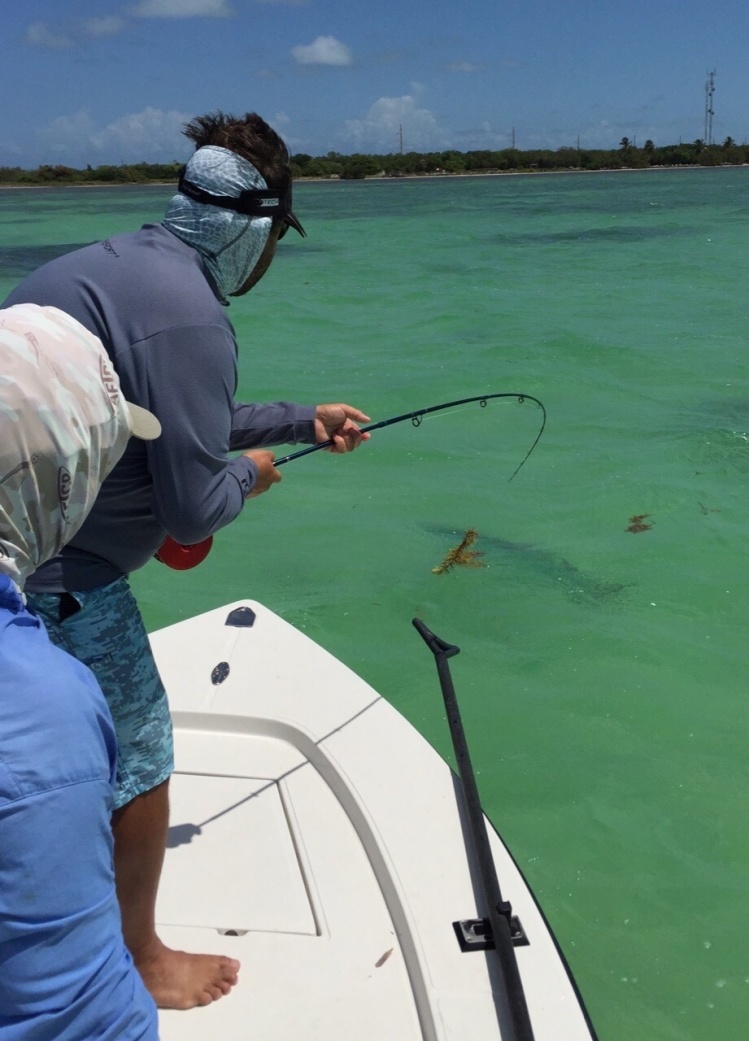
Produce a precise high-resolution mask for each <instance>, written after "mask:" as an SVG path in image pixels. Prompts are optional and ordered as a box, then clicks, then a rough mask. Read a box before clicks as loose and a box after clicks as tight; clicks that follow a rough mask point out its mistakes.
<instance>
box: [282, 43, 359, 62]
mask: <svg viewBox="0 0 749 1041" xmlns="http://www.w3.org/2000/svg"><path fill="white" fill-rule="evenodd" d="M291 54H292V56H293V58H294V61H295V62H296V63H297V64H298V65H352V64H353V61H354V58H353V55H352V54H351V51H350V50H349V48H348V47H347V46H346V44H345V43H341V41H340V40H336V38H335V36H318V37H317V39H316V40H314V41H313V42H312V43H310V44H306V45H303V44H300V45H299V46H298V47H292V49H291Z"/></svg>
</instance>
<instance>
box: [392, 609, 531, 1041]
mask: <svg viewBox="0 0 749 1041" xmlns="http://www.w3.org/2000/svg"><path fill="white" fill-rule="evenodd" d="M413 625H414V627H415V629H416V630H417V632H418V633H419V635H420V636H421V638H422V639H423V640H424V643H425V644H426V645H427V647H428V648H429V650H430V651H431V652H432V654H433V655H434V660H435V663H436V665H437V674H438V675H439V681H440V686H441V688H442V697H443V700H444V703H445V711H446V713H447V721H448V724H449V726H450V736H451V738H452V743H453V748H454V750H455V760H456V764H457V768H458V777H459V779H460V786H461V789H462V792H463V801H464V804H465V811H466V818H467V822H468V831H469V834H470V836H471V842H472V845H473V851H474V854H475V856H476V861H477V864H478V869H479V874H480V876H481V885H482V888H483V890H484V896H485V898H486V903H487V911H488V915H489V925H490V928H491V932H492V939H493V941H494V950H495V951H496V954H497V959H498V962H499V969H500V973H501V977H502V981H503V983H504V991H505V998H506V1002H507V1013H508V1018H509V1023H508V1025H509V1027H510V1029H511V1033H510V1034H509V1035H508V1037H509V1039H510V1041H533V1027H532V1026H531V1019H530V1014H529V1012H528V1005H527V1002H526V1000H525V991H524V990H523V982H522V980H521V978H520V970H519V969H518V963H517V958H516V957H515V946H514V943H513V937H512V908H511V907H510V904H509V903H508V902H507V901H506V900H503V898H502V891H501V889H500V887H499V879H498V878H497V869H496V867H495V864H494V858H493V856H492V851H491V846H490V844H489V836H488V835H487V833H486V822H485V818H484V811H483V810H482V809H481V800H480V797H479V792H478V787H477V785H476V777H475V774H474V772H473V766H472V764H471V756H470V753H469V751H468V742H467V741H466V736H465V731H464V729H463V721H462V719H461V716H460V708H459V706H458V699H457V697H456V695H455V687H454V686H453V681H452V676H451V674H450V666H449V665H448V658H452V657H454V656H455V655H456V654H458V653H459V652H460V648H459V647H456V646H455V645H454V644H450V643H446V642H445V641H444V640H441V639H440V638H439V637H438V636H435V635H434V633H433V632H431V631H430V630H429V629H428V628H427V627H426V626H425V625H424V623H423V622H422V621H421V620H420V619H419V618H414V619H413ZM503 1036H504V1035H503Z"/></svg>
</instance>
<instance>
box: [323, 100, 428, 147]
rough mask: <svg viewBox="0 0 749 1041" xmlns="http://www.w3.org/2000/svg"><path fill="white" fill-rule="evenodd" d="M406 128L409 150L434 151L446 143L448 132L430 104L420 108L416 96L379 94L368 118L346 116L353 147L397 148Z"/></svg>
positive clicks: (347, 137)
mask: <svg viewBox="0 0 749 1041" xmlns="http://www.w3.org/2000/svg"><path fill="white" fill-rule="evenodd" d="M401 128H403V148H404V150H405V151H407V152H419V151H433V150H435V149H439V148H442V147H443V146H444V133H443V131H442V129H441V128H440V126H439V124H438V123H437V120H436V119H435V118H434V116H433V115H432V113H431V112H430V111H429V109H427V108H419V107H418V105H417V102H416V100H415V98H414V97H413V96H412V95H410V94H404V95H403V96H402V97H400V98H379V100H378V101H375V103H374V105H372V107H371V108H370V110H369V112H367V114H366V116H365V117H364V119H348V120H346V123H345V126H344V130H343V132H342V135H341V136H342V138H345V140H346V141H348V142H349V143H350V145H351V146H352V147H351V151H367V152H395V151H397V149H398V147H399V142H400V132H401Z"/></svg>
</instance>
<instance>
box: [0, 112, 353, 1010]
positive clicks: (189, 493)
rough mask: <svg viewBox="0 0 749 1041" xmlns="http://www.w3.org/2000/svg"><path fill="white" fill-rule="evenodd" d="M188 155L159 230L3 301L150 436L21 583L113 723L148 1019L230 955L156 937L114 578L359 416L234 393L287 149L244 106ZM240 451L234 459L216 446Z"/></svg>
mask: <svg viewBox="0 0 749 1041" xmlns="http://www.w3.org/2000/svg"><path fill="white" fill-rule="evenodd" d="M185 133H186V135H187V137H188V138H189V139H190V140H192V141H193V142H194V143H195V145H196V151H195V153H194V155H193V156H192V158H191V159H190V160H189V162H188V163H187V166H186V168H185V170H184V172H183V175H182V177H181V179H180V184H179V193H178V194H177V195H176V196H175V197H174V198H173V199H172V201H171V202H170V204H169V207H168V209H167V213H166V216H165V218H164V220H163V221H162V222H161V223H160V224H146V225H144V226H143V227H142V228H141V230H140V231H137V232H134V233H131V234H126V235H119V236H117V237H113V238H111V239H107V240H105V241H103V242H99V243H96V244H94V245H91V246H87V247H85V248H83V249H80V250H76V251H75V252H73V253H70V254H67V255H66V256H63V257H59V258H58V259H56V260H53V261H52V262H51V263H49V264H46V265H44V266H43V267H42V268H40V269H39V270H37V271H36V272H34V273H32V274H31V275H29V276H28V277H27V278H26V279H25V280H24V281H23V282H22V283H21V284H20V285H19V286H18V287H17V288H16V289H15V290H14V291H13V292H12V293H11V294H10V296H9V297H8V300H7V301H6V306H7V305H8V304H17V303H22V302H25V301H31V302H34V303H38V304H45V305H47V304H52V305H54V306H56V307H59V308H61V309H62V310H64V311H66V312H68V313H69V314H71V315H73V316H74V317H75V318H77V319H78V321H80V322H81V323H82V324H83V325H84V326H85V327H86V328H87V329H89V330H90V331H91V332H93V333H95V334H96V335H97V336H98V337H99V338H100V339H101V341H102V342H103V344H104V346H105V348H106V350H107V352H108V353H109V356H110V358H111V360H112V363H113V365H114V367H115V369H116V370H117V372H118V374H119V377H120V380H121V382H122V386H123V391H124V393H125V394H126V395H127V397H128V399H129V400H131V401H133V402H135V403H136V404H141V405H143V406H145V407H147V408H149V409H150V410H151V411H152V412H153V413H154V414H155V415H156V416H158V418H159V420H160V422H161V425H162V430H163V433H162V436H161V438H159V440H158V441H156V442H154V443H153V445H149V446H148V447H145V446H135V445H131V446H130V447H128V449H127V451H126V453H125V455H124V457H123V459H122V461H121V463H120V464H119V465H118V467H117V468H116V469H115V470H114V472H113V473H112V474H111V476H110V477H109V478H108V479H107V481H106V482H105V483H104V485H103V487H102V490H101V494H100V495H99V498H98V500H97V502H96V505H95V507H94V509H93V511H92V513H91V515H90V517H89V519H88V521H87V522H86V524H85V525H84V526H83V528H82V529H81V531H80V532H79V534H78V535H77V537H76V538H75V539H74V540H73V541H72V543H71V544H70V545H69V546H68V547H66V549H65V550H63V552H62V553H60V554H59V555H58V556H57V557H56V558H55V559H54V560H53V561H51V562H50V563H48V564H47V565H45V566H44V567H43V568H40V569H39V570H38V571H37V573H36V574H35V575H34V576H33V578H32V579H30V580H29V582H28V585H27V589H28V592H29V602H30V604H31V605H32V606H33V608H34V610H35V611H38V612H39V613H40V614H41V615H42V616H43V617H44V619H45V621H46V623H47V625H48V628H49V630H50V633H51V635H52V637H53V639H55V640H56V641H58V642H59V643H60V644H61V645H62V646H64V647H66V648H67V649H68V650H69V651H70V652H71V653H72V654H74V655H75V656H76V657H78V658H79V659H80V660H81V661H84V662H87V663H88V664H89V665H90V667H91V668H92V670H93V671H94V672H95V674H96V676H97V678H98V680H99V682H100V684H101V686H102V689H103V690H104V693H105V695H106V697H107V700H108V703H109V705H110V708H111V711H112V715H113V717H114V720H115V724H116V727H117V739H118V745H119V758H118V771H117V793H116V798H115V812H114V815H113V819H112V823H113V831H114V840H115V845H114V851H115V875H116V881H117V894H118V898H119V902H120V908H121V911H122V924H123V932H124V936H125V941H126V943H127V945H128V948H129V949H130V951H131V953H132V955H133V958H134V960H135V964H136V966H137V967H138V969H139V971H140V973H141V975H142V977H143V980H144V981H145V983H146V986H147V987H148V989H149V990H150V992H151V994H152V995H153V997H154V999H155V1000H156V1002H157V1004H158V1005H160V1006H161V1007H164V1008H181V1009H185V1008H191V1007H194V1006H196V1005H205V1004H208V1003H210V1002H211V1001H214V1000H216V999H217V998H220V997H221V996H222V995H225V994H227V993H228V992H229V991H230V989H231V987H232V986H234V984H235V983H236V982H237V978H238V977H237V974H238V969H239V965H238V963H237V962H236V961H235V960H234V959H232V958H227V957H221V956H214V955H202V954H192V953H186V952H183V951H175V950H172V949H170V948H167V947H166V946H165V945H164V944H163V943H162V942H161V941H160V939H159V937H158V935H157V933H156V929H155V905H156V895H157V890H158V884H159V878H160V875H161V868H162V863H163V858H164V852H165V849H166V840H167V830H168V820H169V801H168V784H169V776H170V774H171V772H172V770H173V754H172V732H171V720H170V715H169V708H168V705H167V699H166V693H165V691H164V688H163V684H162V682H161V680H160V678H159V675H158V671H157V669H156V666H155V663H154V661H153V657H152V655H151V651H150V647H149V643H148V638H147V635H146V631H145V627H144V624H143V621H142V619H141V616H140V612H139V610H138V607H137V604H136V602H135V600H134V598H133V596H132V593H131V592H130V589H129V586H128V582H127V576H128V575H129V574H130V573H131V572H133V571H135V570H136V569H137V568H140V567H142V566H143V565H144V564H145V563H147V562H148V561H149V560H150V559H151V558H152V557H153V556H154V555H155V554H156V552H157V551H158V550H159V548H160V546H161V545H162V543H163V542H164V540H165V537H166V536H167V535H168V536H170V537H171V538H172V539H174V540H176V541H177V542H178V543H181V544H188V545H190V544H195V543H200V542H201V541H203V540H205V539H207V538H208V537H210V536H211V535H212V534H213V533H214V532H216V531H218V530H219V529H220V528H222V527H224V526H225V525H226V524H229V523H230V522H231V521H232V520H233V519H234V518H235V517H236V516H237V515H238V514H239V513H240V512H241V510H242V508H243V506H244V504H245V501H246V500H247V499H248V498H252V497H255V496H258V495H260V494H262V493H264V492H266V491H268V489H269V488H270V487H271V485H273V484H275V483H277V482H278V481H280V479H281V475H280V472H279V471H278V470H277V469H276V468H275V466H274V454H273V452H271V451H269V450H268V446H273V445H278V444H289V443H297V442H305V443H309V444H315V443H321V442H323V441H327V440H328V439H331V440H332V443H331V445H330V446H329V450H330V451H333V452H336V453H343V452H348V451H351V450H352V449H355V448H356V447H358V445H359V444H360V443H361V442H362V440H364V439H365V438H366V437H368V436H369V435H368V434H364V433H362V431H361V430H360V428H359V425H358V424H360V423H362V422H366V421H367V420H368V417H367V416H365V415H364V414H363V413H362V412H360V411H359V410H358V409H356V408H353V407H352V406H350V405H346V404H343V403H341V404H325V405H318V406H316V407H315V406H301V405H296V404H292V403H289V402H275V403H272V404H262V405H258V404H247V403H240V402H235V401H234V400H233V398H234V393H235V391H236V387H237V342H236V337H235V333H234V329H233V327H232V324H231V322H230V321H229V319H228V317H227V314H226V305H228V303H229V300H230V298H231V297H235V296H241V295H243V294H245V293H247V292H248V291H249V290H250V289H251V288H252V287H253V286H254V285H256V284H257V283H258V281H259V280H260V279H261V278H262V277H263V275H264V274H265V273H266V271H267V270H268V268H269V266H270V264H271V262H272V260H273V257H274V255H275V251H276V246H277V244H278V242H279V240H280V239H281V238H282V237H283V236H284V235H285V234H286V232H287V231H288V229H289V228H293V229H294V230H295V231H297V232H298V233H299V234H300V235H304V234H305V232H304V229H303V228H302V225H301V224H300V222H299V220H298V219H297V217H296V216H295V214H294V213H293V210H292V200H291V170H290V165H289V154H288V150H287V148H286V146H285V144H284V143H283V141H282V140H281V139H280V137H279V136H278V135H277V134H276V133H275V131H273V130H272V129H271V127H270V126H268V124H267V123H265V122H264V120H262V119H261V118H260V117H259V116H257V115H255V114H254V113H248V114H247V115H245V116H243V117H241V118H235V117H233V116H229V115H224V114H222V113H220V112H219V113H216V114H215V115H208V116H202V117H198V118H196V119H194V120H193V121H192V122H191V123H189V124H188V125H187V127H186V130H185ZM234 450H239V451H241V452H242V454H241V455H238V456H236V457H234V458H230V457H229V453H230V452H231V451H234Z"/></svg>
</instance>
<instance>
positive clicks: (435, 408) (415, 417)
mask: <svg viewBox="0 0 749 1041" xmlns="http://www.w3.org/2000/svg"><path fill="white" fill-rule="evenodd" d="M492 398H514V399H515V400H516V401H517V402H518V403H519V404H521V405H522V404H523V402H524V401H532V402H533V403H534V404H536V405H538V407H539V408H540V409H541V416H542V418H541V427H540V429H539V431H538V433H537V434H536V439H535V440H534V442H533V444H532V445H531V447H530V448H529V449H528V451H527V452H526V453H525V456H524V457H523V459H522V461H521V462H520V465H519V466H517V467H516V468H515V470H514V471H513V472H512V474H511V475H510V477H508V481H511V480H512V478H513V477H514V476H515V474H516V473H517V472H518V470H520V469H521V467H522V466H523V465H524V463H525V461H526V460H527V459H528V456H529V455H530V454H531V452H532V451H533V449H534V448H535V447H536V445H537V444H538V442H539V440H540V439H541V435H542V434H543V432H544V427H545V426H546V409H545V408H544V406H543V403H542V402H540V401H539V400H538V398H534V397H533V396H532V395H531V394H520V393H518V392H507V393H503V394H477V395H476V396H475V397H473V398H459V399H458V400H457V401H444V402H442V404H441V405H430V406H429V407H428V408H419V409H416V411H415V412H404V413H403V415H402V416H391V418H390V419H381V420H380V421H379V423H370V424H369V425H368V426H365V427H362V428H361V432H362V433H363V434H366V433H369V431H370V430H380V429H381V428H382V427H390V426H393V424H395V423H403V422H405V420H407V419H410V420H411V423H412V424H413V425H414V426H415V427H418V426H421V422H422V418H423V417H424V416H428V415H429V414H430V412H442V411H443V409H446V408H455V407H457V406H458V405H470V404H472V403H473V402H474V401H478V403H479V405H480V406H481V408H486V404H487V402H488V401H491V400H492ZM332 444H333V439H332V438H328V440H327V441H321V442H320V443H319V444H317V445H310V446H309V447H308V448H302V449H300V450H299V451H298V452H292V453H291V455H285V456H283V458H282V459H276V460H274V463H273V465H274V466H283V464H284V463H290V462H291V460H292V459H301V458H302V456H304V455H310V454H311V453H312V452H319V451H320V450H321V449H324V448H330V446H331V445H332Z"/></svg>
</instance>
